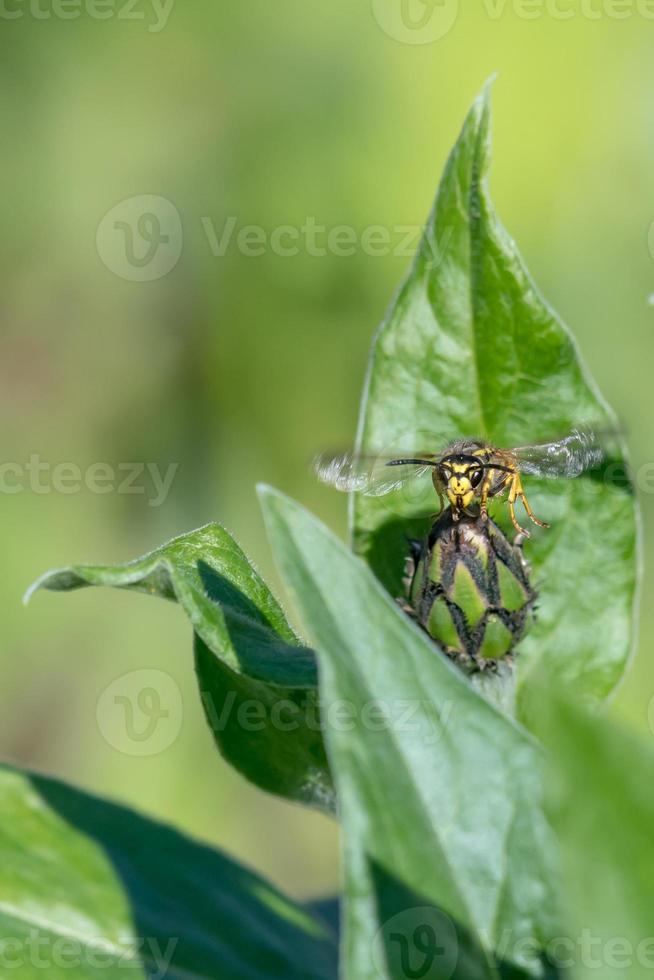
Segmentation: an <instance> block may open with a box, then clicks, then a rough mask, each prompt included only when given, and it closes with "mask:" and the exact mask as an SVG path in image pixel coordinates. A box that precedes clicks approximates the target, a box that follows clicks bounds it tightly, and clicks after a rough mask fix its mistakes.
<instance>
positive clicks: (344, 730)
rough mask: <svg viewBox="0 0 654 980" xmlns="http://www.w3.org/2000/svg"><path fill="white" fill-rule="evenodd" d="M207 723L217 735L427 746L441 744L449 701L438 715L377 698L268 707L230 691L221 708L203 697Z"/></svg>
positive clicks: (427, 705) (430, 707)
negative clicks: (357, 736)
mask: <svg viewBox="0 0 654 980" xmlns="http://www.w3.org/2000/svg"><path fill="white" fill-rule="evenodd" d="M201 697H202V701H203V703H204V708H205V711H206V714H207V718H208V719H209V723H210V725H211V727H212V728H213V730H214V731H215V732H222V731H225V729H226V728H228V727H229V726H231V725H235V726H237V727H238V728H240V729H241V731H244V732H250V733H256V732H263V731H265V729H267V728H273V729H275V730H276V731H279V732H284V733H291V732H296V731H299V730H300V729H305V728H308V729H309V730H310V731H315V732H319V731H321V730H325V729H328V730H329V731H331V732H333V733H340V734H349V733H351V732H354V731H357V730H361V729H363V730H365V731H368V732H373V733H375V732H378V733H380V732H393V733H394V734H409V735H414V736H417V737H418V738H421V739H422V740H423V742H424V744H426V745H435V744H436V743H437V742H439V741H440V740H441V739H442V737H443V735H444V733H445V731H446V729H447V726H448V724H449V723H450V721H451V719H452V711H453V709H454V702H453V701H446V702H445V703H444V704H443V706H442V708H441V709H440V710H438V709H437V708H436V706H435V705H434V704H433V703H432V702H431V701H429V700H427V699H424V700H416V699H412V698H395V699H393V700H385V699H383V698H375V699H371V700H370V701H366V702H364V703H363V704H361V703H359V702H356V701H351V700H348V699H346V698H338V699H335V700H333V701H330V702H327V703H325V702H319V701H318V700H317V699H316V698H315V697H314V696H306V697H305V698H303V699H300V700H296V699H291V698H278V699H276V700H274V701H273V702H271V703H268V702H264V701H262V700H260V699H257V698H245V699H242V700H239V699H237V696H236V693H235V692H234V691H228V692H227V694H226V696H225V698H224V700H223V701H222V702H221V704H220V705H219V706H217V705H216V702H215V700H214V698H213V695H212V694H211V692H210V691H202V692H201Z"/></svg>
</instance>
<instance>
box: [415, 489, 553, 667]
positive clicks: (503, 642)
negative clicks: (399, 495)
mask: <svg viewBox="0 0 654 980" xmlns="http://www.w3.org/2000/svg"><path fill="white" fill-rule="evenodd" d="M471 478H472V474H471ZM405 586H406V590H407V591H406V597H405V599H404V600H403V601H402V600H401V604H402V605H403V608H404V609H405V610H406V612H408V613H409V615H411V616H412V618H414V619H417V621H418V622H419V623H420V625H421V626H422V627H423V629H424V630H425V631H426V632H427V633H428V634H429V635H430V636H431V638H432V639H433V640H434V641H435V642H436V644H437V645H438V646H439V647H440V649H441V650H442V651H443V652H444V653H445V654H447V656H448V657H450V658H451V659H452V660H455V661H456V662H457V663H459V665H460V666H462V667H463V668H464V669H466V670H467V671H469V672H471V673H473V672H476V671H482V670H487V669H489V668H495V667H496V666H497V665H498V663H499V662H500V661H502V660H506V659H507V658H510V657H512V656H513V654H514V651H515V648H516V645H517V644H518V642H519V641H520V639H521V638H522V636H523V635H524V633H525V631H526V629H527V628H528V626H529V624H530V623H531V621H532V619H533V607H534V601H535V599H536V593H535V591H534V589H533V588H532V585H531V582H530V580H529V569H528V567H527V565H526V563H525V560H524V558H523V556H522V551H521V549H520V548H519V547H518V546H517V545H514V544H511V543H510V542H509V540H508V538H507V537H506V536H505V535H504V533H503V532H502V531H501V530H500V528H499V527H498V526H497V525H496V524H495V523H494V522H493V521H491V520H488V521H484V520H482V519H481V518H480V517H474V518H467V519H463V520H459V521H454V520H453V519H452V515H451V512H450V511H446V512H445V513H444V514H443V516H442V517H441V518H439V520H438V521H436V523H435V524H434V526H433V528H432V530H431V533H430V535H429V537H428V538H426V539H425V540H424V541H422V542H415V543H414V547H413V548H412V552H411V555H410V556H409V558H408V559H407V577H406V579H405Z"/></svg>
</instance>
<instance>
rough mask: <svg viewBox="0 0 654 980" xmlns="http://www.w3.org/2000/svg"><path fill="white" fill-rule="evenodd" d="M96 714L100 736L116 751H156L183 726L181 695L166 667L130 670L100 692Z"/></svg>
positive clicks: (169, 742) (165, 746) (167, 744)
mask: <svg viewBox="0 0 654 980" xmlns="http://www.w3.org/2000/svg"><path fill="white" fill-rule="evenodd" d="M96 718H97V722H98V728H99V729H100V733H101V735H102V737H103V738H104V739H105V741H106V742H107V743H108V744H109V745H110V746H111V747H112V748H114V749H116V750H117V751H118V752H122V753H123V754H124V755H132V756H150V755H159V753H161V752H165V750H166V749H168V748H170V746H171V745H172V744H173V743H174V742H175V741H176V740H177V738H178V736H179V733H180V732H181V730H182V722H183V718H184V707H183V703H182V695H181V692H180V689H179V687H178V686H177V682H176V681H175V680H174V678H172V677H171V676H170V674H167V673H165V671H163V670H132V671H130V672H129V673H127V674H123V675H122V676H121V677H118V678H117V679H116V680H115V681H113V682H112V683H111V684H110V685H109V687H107V688H106V689H105V690H104V691H103V692H102V694H101V695H100V698H99V699H98V704H97V708H96Z"/></svg>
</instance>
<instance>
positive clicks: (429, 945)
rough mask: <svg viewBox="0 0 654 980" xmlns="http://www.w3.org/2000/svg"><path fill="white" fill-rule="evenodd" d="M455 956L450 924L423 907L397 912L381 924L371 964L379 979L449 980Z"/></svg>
mask: <svg viewBox="0 0 654 980" xmlns="http://www.w3.org/2000/svg"><path fill="white" fill-rule="evenodd" d="M458 953H459V947H458V940H457V934H456V929H455V928H454V924H453V922H452V920H451V919H450V918H448V916H447V915H445V913H444V912H441V911H440V909H437V908H434V907H433V906H430V905H426V906H419V907H416V908H411V909H405V910H404V911H403V912H398V914H397V915H394V916H393V917H392V918H390V919H388V920H387V921H386V922H385V923H384V924H383V926H382V927H381V929H379V930H378V932H377V934H376V936H375V939H374V942H373V948H372V961H373V963H374V965H375V969H376V970H377V972H378V973H379V976H380V977H387V976H388V975H389V974H390V975H391V976H393V977H396V978H397V980H436V978H438V980H448V978H449V977H451V976H452V975H453V973H454V971H455V969H456V966H457V960H458Z"/></svg>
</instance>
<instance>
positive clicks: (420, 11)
mask: <svg viewBox="0 0 654 980" xmlns="http://www.w3.org/2000/svg"><path fill="white" fill-rule="evenodd" d="M372 12H373V14H374V17H375V20H376V21H377V23H378V24H379V26H380V27H381V29H382V30H383V31H384V33H386V34H388V36H389V37H392V38H393V40H394V41H401V42H402V43H403V44H432V43H433V42H434V41H439V40H440V39H441V38H442V37H445V35H446V34H449V32H450V31H451V30H452V28H453V27H454V24H455V22H456V19H457V17H458V15H459V0H372Z"/></svg>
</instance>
